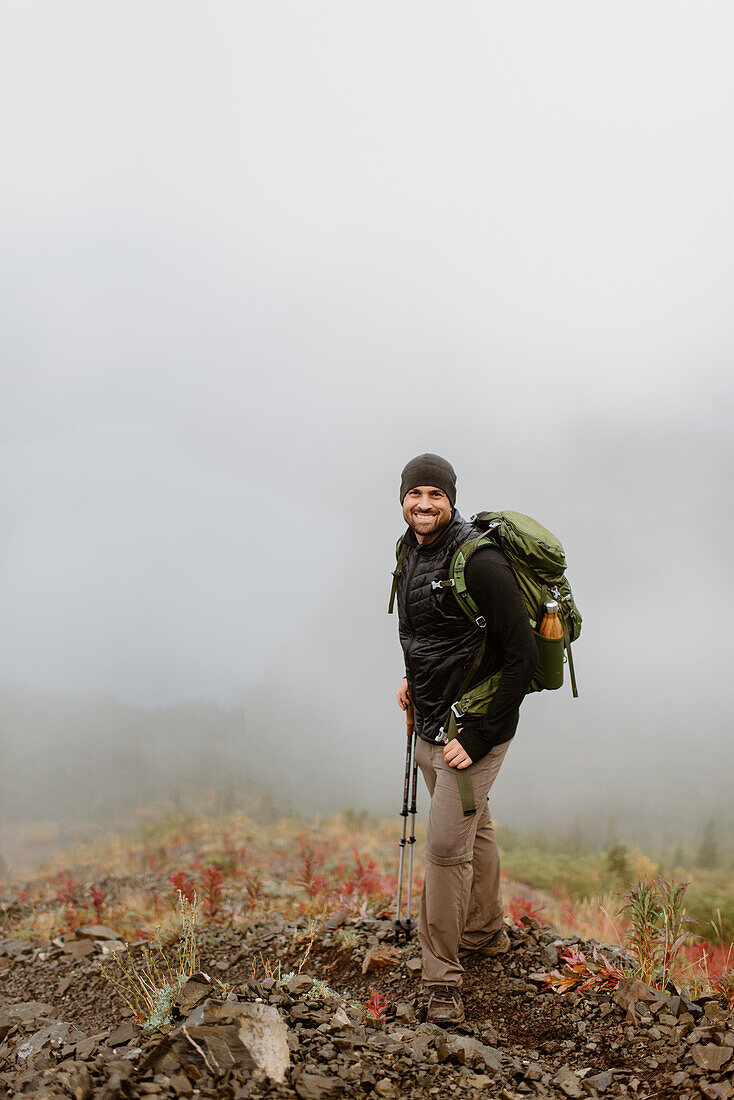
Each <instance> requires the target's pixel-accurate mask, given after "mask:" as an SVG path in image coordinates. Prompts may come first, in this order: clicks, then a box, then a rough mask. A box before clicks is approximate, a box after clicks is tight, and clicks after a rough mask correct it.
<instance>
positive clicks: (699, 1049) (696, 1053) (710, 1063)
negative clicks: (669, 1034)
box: [691, 1043, 734, 1073]
mask: <svg viewBox="0 0 734 1100" xmlns="http://www.w3.org/2000/svg"><path fill="white" fill-rule="evenodd" d="M732 1053H734V1051H732V1048H731V1047H729V1046H726V1047H724V1046H721V1047H720V1046H717V1045H716V1043H700V1044H699V1045H698V1046H694V1047H693V1048H692V1050H691V1054H692V1055H693V1061H694V1062H695V1063H696V1065H697V1066H699V1068H700V1069H703V1070H706V1071H707V1072H714V1073H716V1072H718V1071H719V1070H720V1069H721V1067H722V1066H723V1065H724V1064H725V1063H726V1062H728V1061H729V1059H730V1058H731V1056H732Z"/></svg>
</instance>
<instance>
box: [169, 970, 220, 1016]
mask: <svg viewBox="0 0 734 1100" xmlns="http://www.w3.org/2000/svg"><path fill="white" fill-rule="evenodd" d="M213 988H214V986H213V985H212V984H211V982H210V981H209V978H208V975H206V974H202V973H201V972H199V973H198V974H192V976H191V977H190V978H189V980H188V981H187V982H184V984H183V985H182V986H181V988H180V990H179V992H178V996H177V997H176V1001H175V1004H176V1007H177V1008H178V1010H179V1012H180V1013H181V1015H182V1016H188V1015H189V1013H191V1012H193V1010H194V1009H195V1008H196V1007H197V1006H198V1005H200V1004H201V1003H202V1001H205V1000H206V999H207V997H208V996H209V995H210V993H211V991H212V990H213Z"/></svg>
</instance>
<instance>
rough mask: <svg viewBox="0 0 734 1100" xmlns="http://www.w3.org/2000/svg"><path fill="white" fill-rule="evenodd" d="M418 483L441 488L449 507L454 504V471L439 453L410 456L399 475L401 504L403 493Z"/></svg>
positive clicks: (403, 497)
mask: <svg viewBox="0 0 734 1100" xmlns="http://www.w3.org/2000/svg"><path fill="white" fill-rule="evenodd" d="M418 485H432V486H433V487H434V488H436V489H443V491H444V493H445V494H446V496H447V497H448V498H449V501H450V503H451V507H452V508H453V507H454V505H455V504H456V472H455V471H454V467H453V466H452V465H451V463H450V462H447V461H446V459H445V458H441V456H440V455H432V454H425V455H418V456H417V457H416V458H411V460H410V462H409V463H408V465H407V466H406V467H405V469H404V470H403V472H402V474H401V475H400V503H401V504H402V503H403V501H404V500H405V494H406V493H408V492H409V491H410V490H411V489H415V488H416V486H418Z"/></svg>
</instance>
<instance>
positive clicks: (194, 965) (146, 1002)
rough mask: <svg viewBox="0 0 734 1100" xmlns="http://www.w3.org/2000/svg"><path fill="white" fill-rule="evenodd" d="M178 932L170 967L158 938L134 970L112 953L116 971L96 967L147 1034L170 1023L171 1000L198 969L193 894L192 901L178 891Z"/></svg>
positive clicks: (129, 964) (125, 960)
mask: <svg viewBox="0 0 734 1100" xmlns="http://www.w3.org/2000/svg"><path fill="white" fill-rule="evenodd" d="M178 897H179V906H180V912H181V932H180V933H179V939H178V944H177V948H176V966H175V968H174V967H172V966H171V964H170V963H169V961H168V959H167V958H166V956H165V953H164V951H163V945H162V943H161V942H160V940H159V941H158V942H157V943H156V944H155V948H154V950H153V951H151V950H150V949H148V948H146V949H145V952H144V958H143V965H142V967H141V968H140V969H139V970H136V969H135V968H134V966H133V965H132V963H131V962H130V960H129V959H128V958H127V957H126V956H125V955H124V954H118V955H115V956H114V961H115V963H116V964H117V967H118V971H119V973H117V974H113V973H112V972H111V971H109V970H108V969H107V967H106V966H100V972H101V973H102V975H103V977H105V978H106V979H107V981H109V982H110V983H111V985H112V986H113V987H114V988H115V990H116V991H117V992H118V993H119V995H120V996H121V997H122V999H123V1001H124V1002H125V1004H126V1005H127V1006H128V1008H129V1009H130V1010H131V1011H132V1012H133V1014H134V1015H135V1018H136V1019H137V1020H138V1021H139V1022H140V1024H141V1027H142V1030H143V1031H145V1032H147V1033H148V1034H152V1033H153V1032H155V1031H161V1030H162V1029H163V1028H165V1027H169V1026H170V1024H171V1023H172V1019H171V1011H172V1008H173V1003H174V1001H175V1000H176V997H177V996H178V993H179V990H180V989H181V987H182V986H183V985H184V984H185V983H186V982H187V981H188V980H189V978H190V977H191V975H192V974H194V973H195V972H196V970H197V969H198V962H197V948H196V895H194V900H193V902H189V901H188V899H187V898H186V897H185V896H184V895H183V894H182V893H181V892H179V895H178Z"/></svg>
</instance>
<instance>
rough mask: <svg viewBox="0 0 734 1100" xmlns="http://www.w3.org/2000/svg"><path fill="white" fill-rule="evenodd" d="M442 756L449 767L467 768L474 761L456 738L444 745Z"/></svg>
mask: <svg viewBox="0 0 734 1100" xmlns="http://www.w3.org/2000/svg"><path fill="white" fill-rule="evenodd" d="M443 758H444V760H445V761H446V763H447V764H448V766H449V767H450V768H468V767H469V765H470V764H473V763H474V761H473V760H472V758H471V756H469V753H468V752H467V751H466V749H465V748H463V747H462V745H461V744H460V743H459V742H458V741H457V740H456V738H454V740H453V741H449V743H448V745H445V746H444V750H443Z"/></svg>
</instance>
